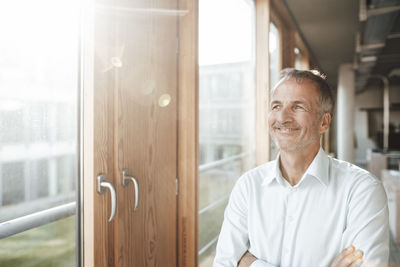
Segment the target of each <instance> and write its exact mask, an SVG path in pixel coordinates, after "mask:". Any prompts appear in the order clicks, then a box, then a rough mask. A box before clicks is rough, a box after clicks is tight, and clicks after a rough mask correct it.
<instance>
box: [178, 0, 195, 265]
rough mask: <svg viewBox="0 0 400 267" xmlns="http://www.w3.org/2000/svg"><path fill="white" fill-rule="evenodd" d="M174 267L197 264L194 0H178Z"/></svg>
mask: <svg viewBox="0 0 400 267" xmlns="http://www.w3.org/2000/svg"><path fill="white" fill-rule="evenodd" d="M178 4H179V9H180V10H182V11H185V12H187V13H186V14H185V15H183V16H180V17H179V54H178V181H179V187H178V191H179V193H178V267H195V266H197V264H198V154H199V149H198V143H199V142H198V124H199V123H198V95H199V94H198V6H199V4H198V0H179V2H178Z"/></svg>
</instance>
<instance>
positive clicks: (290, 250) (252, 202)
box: [214, 69, 389, 267]
mask: <svg viewBox="0 0 400 267" xmlns="http://www.w3.org/2000/svg"><path fill="white" fill-rule="evenodd" d="M332 109H333V98H332V94H331V92H330V89H329V86H328V84H327V83H326V81H325V78H324V77H323V76H322V75H320V74H319V73H318V72H317V71H300V70H295V69H286V70H283V71H282V75H281V80H280V81H279V82H278V84H277V85H276V86H275V88H274V89H273V91H272V93H271V103H270V112H269V116H268V121H269V128H270V133H271V137H272V138H273V140H274V141H275V143H276V144H277V146H278V147H279V151H280V152H279V155H278V157H277V159H276V160H274V161H271V162H268V163H265V164H263V165H261V166H258V167H257V168H255V169H253V170H250V171H248V172H247V173H245V174H244V175H243V176H242V177H240V179H239V180H238V181H237V183H236V185H235V187H234V188H233V190H232V193H231V197H230V200H229V204H228V206H227V208H226V210H225V217H224V222H223V225H222V229H221V233H220V236H219V239H218V244H217V252H216V257H215V260H214V267H221V266H240V267H241V266H251V267H262V266H265V267H274V266H282V267H285V266H294V267H314V266H331V267H344V266H351V267H354V266H361V265H363V266H387V262H388V257H389V227H388V209H387V198H386V194H385V191H384V189H383V186H382V184H381V182H380V181H379V180H378V179H376V178H375V177H374V176H372V175H371V174H370V173H368V172H367V171H365V170H363V169H360V168H358V167H356V166H354V165H352V164H350V163H347V162H344V161H340V160H337V159H334V158H332V157H330V156H328V155H326V154H325V152H324V151H323V149H322V148H321V147H320V136H321V134H323V133H324V132H325V131H327V130H328V128H329V125H330V122H331V119H332ZM352 115H353V114H349V116H352ZM349 138H352V137H351V136H350V137H349Z"/></svg>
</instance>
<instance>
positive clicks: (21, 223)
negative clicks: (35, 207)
mask: <svg viewBox="0 0 400 267" xmlns="http://www.w3.org/2000/svg"><path fill="white" fill-rule="evenodd" d="M75 213H76V202H71V203H68V204H64V205H61V206H58V207H54V208H51V209H47V210H43V211H39V212H35V213H32V214H29V215H26V216H23V217H19V218H16V219H13V220H9V221H6V222H3V223H0V239H3V238H6V237H9V236H12V235H15V234H18V233H21V232H24V231H27V230H29V229H32V228H36V227H39V226H42V225H45V224H48V223H51V222H54V221H57V220H60V219H64V218H66V217H69V216H72V215H74V214H75Z"/></svg>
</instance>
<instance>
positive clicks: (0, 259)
mask: <svg viewBox="0 0 400 267" xmlns="http://www.w3.org/2000/svg"><path fill="white" fill-rule="evenodd" d="M74 265H75V216H72V217H69V218H66V219H62V220H59V221H57V222H53V223H50V224H46V225H43V226H41V227H38V228H34V229H31V230H29V231H26V232H23V233H20V234H16V235H13V236H11V237H8V238H5V239H2V240H1V242H0V266H2V267H15V266H24V267H31V266H32V267H33V266H40V267H50V266H54V267H71V266H74Z"/></svg>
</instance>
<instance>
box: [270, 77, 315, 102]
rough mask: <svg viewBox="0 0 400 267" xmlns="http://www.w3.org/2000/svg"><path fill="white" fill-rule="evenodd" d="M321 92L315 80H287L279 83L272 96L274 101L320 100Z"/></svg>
mask: <svg viewBox="0 0 400 267" xmlns="http://www.w3.org/2000/svg"><path fill="white" fill-rule="evenodd" d="M319 97H320V93H319V91H318V89H317V87H316V85H315V83H314V82H313V81H309V80H306V79H304V80H302V81H301V82H297V81H294V80H285V81H282V82H281V83H279V84H278V85H277V87H276V88H275V89H274V90H273V93H272V96H271V102H272V101H305V102H314V101H318V99H319Z"/></svg>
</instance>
